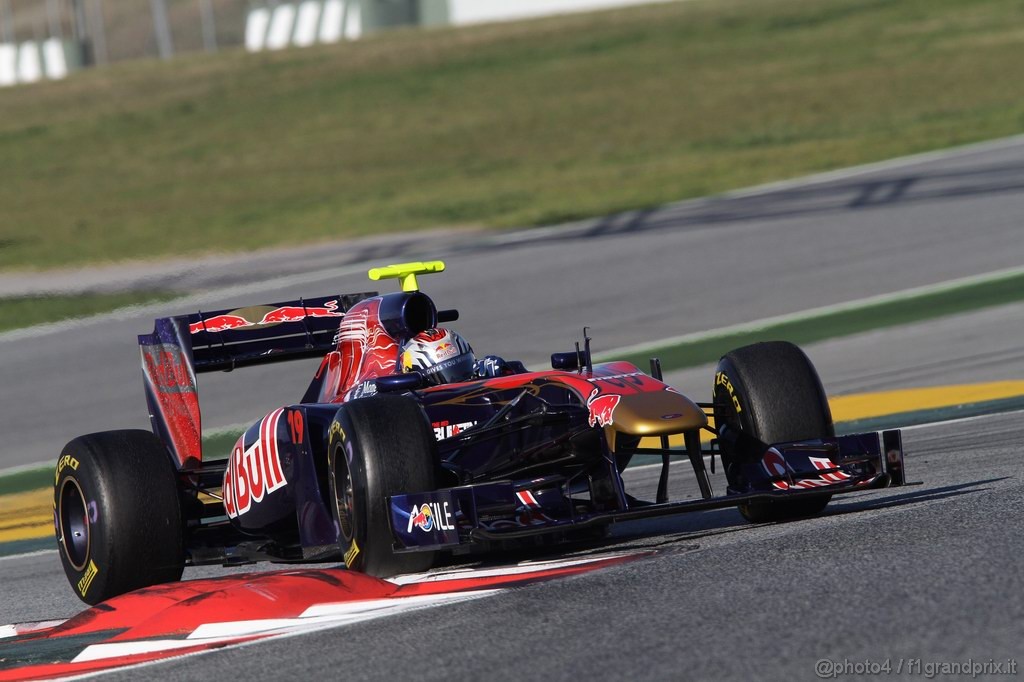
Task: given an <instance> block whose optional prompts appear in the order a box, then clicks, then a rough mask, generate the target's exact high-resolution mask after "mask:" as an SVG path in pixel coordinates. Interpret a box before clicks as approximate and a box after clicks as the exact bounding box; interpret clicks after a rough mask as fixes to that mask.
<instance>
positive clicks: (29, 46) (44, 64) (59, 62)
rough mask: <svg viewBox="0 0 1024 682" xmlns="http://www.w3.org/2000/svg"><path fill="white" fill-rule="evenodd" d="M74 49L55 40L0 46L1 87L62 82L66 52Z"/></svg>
mask: <svg viewBox="0 0 1024 682" xmlns="http://www.w3.org/2000/svg"><path fill="white" fill-rule="evenodd" d="M74 49H75V46H74V44H73V43H71V44H65V43H64V42H62V41H61V40H60V39H58V38H47V39H46V40H44V41H42V42H36V41H33V40H27V41H25V42H23V43H0V86H9V85H16V84H18V83H35V82H36V81H40V80H43V79H44V78H45V79H49V80H60V79H61V78H65V77H66V76H67V75H68V71H69V61H70V60H69V58H68V57H69V55H68V52H69V51H73V50H74Z"/></svg>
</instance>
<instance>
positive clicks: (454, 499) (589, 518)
mask: <svg viewBox="0 0 1024 682" xmlns="http://www.w3.org/2000/svg"><path fill="white" fill-rule="evenodd" d="M903 461H904V456H903V445H902V438H901V435H900V431H899V430H889V431H883V432H881V433H860V434H852V435H846V436H838V437H836V438H831V439H827V440H815V441H800V442H793V443H781V444H775V445H773V446H771V447H770V448H768V450H767V451H766V452H765V454H764V456H763V457H762V459H761V461H759V462H755V463H752V464H749V465H747V466H748V467H750V470H749V471H747V472H745V473H746V476H745V480H747V481H749V482H750V483H749V486H748V488H747V489H746V490H744V491H736V490H732V489H730V490H729V491H728V493H727V494H726V495H722V496H717V497H706V498H702V499H696V500H683V501H673V502H663V503H657V504H656V503H650V502H640V501H632V502H630V501H627V502H626V503H625V504H624V505H622V506H620V507H619V508H616V509H607V510H589V511H586V512H580V511H579V509H578V507H577V505H575V504H574V503H573V500H572V496H571V494H567V493H566V491H565V490H564V489H563V488H560V487H550V486H548V487H545V486H543V485H540V486H537V485H536V483H537V482H536V481H529V480H527V481H507V480H506V481H493V482H486V483H479V484H474V485H466V486H459V487H455V488H444V489H441V490H436V491H433V492H426V493H414V494H412V493H411V494H404V495H394V496H392V497H390V498H389V499H388V505H389V509H390V521H391V530H392V534H393V536H394V539H395V546H394V548H395V551H398V552H403V551H418V550H436V549H441V548H454V547H459V546H463V545H474V544H480V543H483V542H489V541H498V540H513V539H519V538H525V537H530V536H536V535H544V534H552V533H559V532H564V531H572V530H577V529H584V528H587V527H590V526H601V525H607V524H609V523H613V522H616V521H628V520H635V519H643V518H651V517H656V516H666V515H671V514H680V513H683V512H689V511H702V510H708V509H721V508H726V507H735V506H737V505H739V504H741V503H745V502H755V501H767V500H779V499H787V500H791V499H795V498H799V497H808V496H815V495H821V494H830V495H839V494H843V493H850V492H856V491H859V490H865V489H871V488H883V487H888V486H899V485H904V484H905V476H904V468H903Z"/></svg>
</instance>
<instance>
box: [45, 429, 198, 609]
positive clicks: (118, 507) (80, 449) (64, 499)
mask: <svg viewBox="0 0 1024 682" xmlns="http://www.w3.org/2000/svg"><path fill="white" fill-rule="evenodd" d="M54 522H55V524H56V528H55V530H56V534H57V546H58V553H59V554H60V560H61V563H62V564H63V565H64V572H65V574H66V575H67V577H68V581H69V582H70V583H71V587H72V589H74V591H75V594H77V595H78V597H79V598H80V599H81V600H82V601H84V602H86V603H87V604H98V603H99V602H101V601H104V600H106V599H110V598H111V597H115V596H117V595H119V594H124V593H126V592H131V591H132V590H135V589H138V588H140V587H147V586H149V585H157V584H160V583H166V582H174V581H177V580H180V579H181V574H182V572H183V570H184V568H185V548H184V538H183V530H184V529H183V526H182V520H181V506H180V502H179V499H178V481H177V476H176V473H175V470H174V466H173V465H172V464H171V460H170V455H169V454H168V452H167V448H166V447H164V444H163V443H162V442H161V441H160V439H159V438H157V437H156V436H154V435H153V434H152V433H150V432H148V431H135V430H126V431H105V432H102V433H93V434H89V435H87V436H81V437H79V438H76V439H74V440H73V441H71V442H70V443H68V444H67V445H65V446H64V450H63V451H62V455H61V457H60V459H59V460H58V461H57V471H56V476H55V485H54Z"/></svg>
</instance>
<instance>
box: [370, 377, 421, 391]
mask: <svg viewBox="0 0 1024 682" xmlns="http://www.w3.org/2000/svg"><path fill="white" fill-rule="evenodd" d="M376 383H377V390H378V391H380V392H381V393H398V392H399V391H415V390H416V389H417V388H423V387H424V386H426V385H427V382H426V381H425V380H424V379H423V375H422V374H420V373H419V372H409V373H407V374H390V375H388V376H386V377H377V381H376Z"/></svg>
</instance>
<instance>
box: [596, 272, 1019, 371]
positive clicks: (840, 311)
mask: <svg viewBox="0 0 1024 682" xmlns="http://www.w3.org/2000/svg"><path fill="white" fill-rule="evenodd" d="M1021 300H1024V273H1021V272H1013V273H1010V274H1007V275H1004V276H996V277H987V278H984V279H981V280H979V281H976V282H973V283H968V284H962V285H954V286H951V287H950V288H941V289H938V290H932V291H924V292H920V293H914V292H910V293H905V294H903V295H894V296H892V297H891V298H890V299H889V300H885V301H875V300H868V301H865V302H863V303H860V304H858V303H852V304H849V305H847V306H840V307H838V308H836V309H832V310H829V311H824V312H820V313H814V312H813V311H811V312H808V313H806V314H801V315H797V316H794V318H793V319H779V320H775V321H768V322H753V323H749V324H745V325H740V326H739V327H736V328H731V329H726V330H722V331H721V332H717V333H714V332H712V333H706V334H696V335H694V336H693V337H692V338H680V339H677V340H675V341H666V342H665V343H664V344H662V345H657V346H655V345H653V344H652V345H649V346H647V347H645V348H643V350H634V351H629V352H626V353H622V354H617V355H614V356H612V355H611V354H607V353H606V354H604V355H602V356H600V359H602V360H605V359H608V360H611V359H615V360H628V361H629V362H632V363H633V364H635V365H637V366H638V367H643V368H646V367H647V366H648V365H649V363H650V358H652V357H657V358H660V359H661V364H662V367H663V368H664V369H666V370H672V369H683V368H686V367H696V366H698V365H702V364H705V363H710V362H715V361H717V360H718V358H720V357H721V356H722V355H723V354H725V353H727V352H729V351H730V350H732V349H733V348H738V347H740V346H745V345H747V344H749V343H757V342H759V341H772V340H778V339H782V340H786V341H790V342H792V343H797V344H808V343H815V342H817V341H824V340H826V339H834V338H838V337H841V336H847V335H849V334H858V333H860V332H866V331H871V330H874V329H883V328H885V327H895V326H899V325H905V324H911V323H914V322H923V321H925V320H933V319H937V318H940V317H944V316H946V315H955V314H958V313H965V312H969V311H972V310H981V309H982V308H988V307H992V306H998V305H1004V304H1008V303H1016V302H1018V301H1021Z"/></svg>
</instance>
